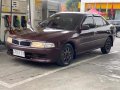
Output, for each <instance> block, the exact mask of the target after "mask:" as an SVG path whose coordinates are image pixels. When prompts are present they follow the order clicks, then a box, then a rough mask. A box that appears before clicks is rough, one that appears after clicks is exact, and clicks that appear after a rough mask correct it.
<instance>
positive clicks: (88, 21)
mask: <svg viewBox="0 0 120 90" xmlns="http://www.w3.org/2000/svg"><path fill="white" fill-rule="evenodd" d="M85 24H86V25H89V24H93V18H92V17H87V18H86V19H85V21H84V22H83V25H85Z"/></svg>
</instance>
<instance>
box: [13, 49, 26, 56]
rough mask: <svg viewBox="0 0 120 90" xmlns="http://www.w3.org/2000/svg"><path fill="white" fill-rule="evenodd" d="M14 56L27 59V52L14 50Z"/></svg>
mask: <svg viewBox="0 0 120 90" xmlns="http://www.w3.org/2000/svg"><path fill="white" fill-rule="evenodd" d="M13 55H15V56H20V57H25V52H24V51H21V50H16V49H13Z"/></svg>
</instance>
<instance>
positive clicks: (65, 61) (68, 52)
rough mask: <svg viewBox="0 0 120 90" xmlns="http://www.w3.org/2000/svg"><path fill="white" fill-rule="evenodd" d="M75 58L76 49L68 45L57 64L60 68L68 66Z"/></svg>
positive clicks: (62, 51) (63, 49)
mask: <svg viewBox="0 0 120 90" xmlns="http://www.w3.org/2000/svg"><path fill="white" fill-rule="evenodd" d="M73 58H74V49H73V47H72V45H70V44H66V45H65V46H64V47H63V48H62V50H61V54H60V59H59V60H58V61H57V64H58V65H60V66H67V65H69V64H70V62H71V61H72V60H73Z"/></svg>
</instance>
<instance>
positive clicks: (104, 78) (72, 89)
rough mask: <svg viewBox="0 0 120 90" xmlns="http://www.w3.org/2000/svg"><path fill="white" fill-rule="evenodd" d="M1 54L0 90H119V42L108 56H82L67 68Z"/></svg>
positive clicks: (93, 54) (93, 52)
mask: <svg viewBox="0 0 120 90" xmlns="http://www.w3.org/2000/svg"><path fill="white" fill-rule="evenodd" d="M5 52H6V51H4V52H0V90H120V39H119V38H117V39H116V40H115V43H114V47H113V48H112V50H111V53H110V54H108V55H103V54H101V52H100V50H95V51H92V52H88V53H85V54H81V55H80V56H78V58H77V59H76V60H75V61H74V62H73V63H72V65H70V66H68V67H59V66H57V65H55V64H41V63H34V62H28V61H22V60H18V59H15V58H14V57H11V56H8V55H7V54H6V53H5Z"/></svg>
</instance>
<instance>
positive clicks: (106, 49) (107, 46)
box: [101, 37, 112, 54]
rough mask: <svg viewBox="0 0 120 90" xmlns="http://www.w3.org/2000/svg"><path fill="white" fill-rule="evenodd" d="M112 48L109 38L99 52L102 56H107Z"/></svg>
mask: <svg viewBox="0 0 120 90" xmlns="http://www.w3.org/2000/svg"><path fill="white" fill-rule="evenodd" d="M111 47H112V39H111V38H110V37H108V38H107V40H106V42H105V45H104V47H102V48H101V52H102V53H103V54H108V53H109V52H110V50H111Z"/></svg>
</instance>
